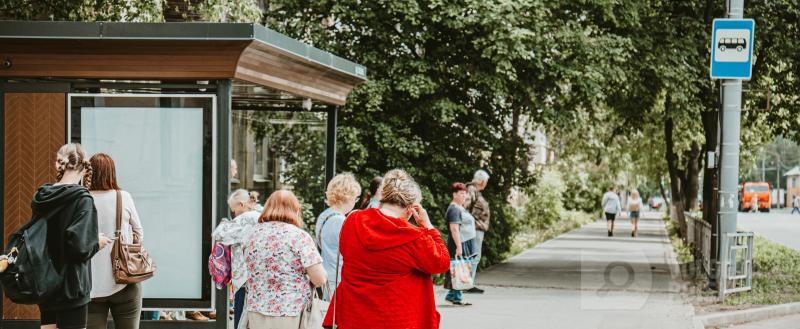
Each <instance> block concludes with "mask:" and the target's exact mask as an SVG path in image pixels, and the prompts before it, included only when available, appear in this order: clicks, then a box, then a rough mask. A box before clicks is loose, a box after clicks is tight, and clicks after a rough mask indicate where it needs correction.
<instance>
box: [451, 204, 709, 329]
mask: <svg viewBox="0 0 800 329" xmlns="http://www.w3.org/2000/svg"><path fill="white" fill-rule="evenodd" d="M660 215H661V214H659V213H648V214H646V215H645V218H643V219H642V220H641V221H640V224H639V236H638V237H636V238H632V237H631V236H630V225H629V221H628V220H627V219H621V220H618V221H617V224H616V229H615V236H614V237H607V236H606V228H605V221H597V222H593V223H590V224H587V225H585V226H583V227H581V228H579V229H576V230H574V231H571V232H569V233H566V234H563V235H561V236H559V237H557V238H555V239H553V240H550V241H547V242H545V243H542V244H540V245H539V246H537V247H535V248H533V249H530V250H528V251H525V252H523V253H521V254H519V255H517V256H515V257H513V258H511V259H509V260H508V261H507V262H505V263H503V264H499V265H497V266H494V267H492V268H490V269H488V270H486V271H483V272H481V273H480V274H479V275H478V284H479V286H481V287H484V288H485V289H486V293H485V294H483V295H474V294H466V295H465V300H466V301H469V302H471V303H473V304H474V305H473V306H469V307H453V306H451V305H449V303H447V302H445V301H444V294H445V291H444V290H442V289H438V290H437V301H438V302H439V311H440V312H441V314H442V328H444V329H449V328H453V329H466V328H493V329H513V328H694V325H693V321H692V316H693V315H694V312H693V309H692V307H691V306H690V305H689V304H688V303H687V302H686V301H685V300H684V298H683V297H682V295H681V294H680V292H681V289H682V287H683V285H682V284H680V283H679V282H678V281H677V280H676V279H675V277H677V275H678V273H677V271H678V269H677V266H676V264H675V256H674V253H673V252H672V246H671V244H670V243H669V240H668V238H667V236H666V230H665V229H664V223H663V221H662V220H661V219H660V218H659V217H660Z"/></svg>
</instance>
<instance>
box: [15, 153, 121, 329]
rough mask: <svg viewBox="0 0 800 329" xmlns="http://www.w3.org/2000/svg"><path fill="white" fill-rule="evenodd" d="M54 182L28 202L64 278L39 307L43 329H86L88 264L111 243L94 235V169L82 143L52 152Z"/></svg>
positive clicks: (56, 265)
mask: <svg viewBox="0 0 800 329" xmlns="http://www.w3.org/2000/svg"><path fill="white" fill-rule="evenodd" d="M55 166H56V178H57V179H58V181H57V182H56V183H48V184H44V185H42V186H41V187H39V189H38V190H37V192H36V194H35V195H34V196H33V201H32V202H31V208H32V210H33V215H34V216H35V217H36V218H38V219H40V220H46V221H47V247H48V249H49V250H52V251H54V252H51V253H50V257H51V258H52V261H53V265H55V267H56V269H57V270H58V272H59V273H61V275H62V280H63V281H62V287H61V289H60V290H59V291H58V293H56V294H54V295H53V296H50V298H49V300H48V301H47V302H44V303H42V304H39V311H40V313H41V325H42V328H43V329H55V328H59V329H78V328H86V322H87V314H88V313H87V310H88V308H87V305H88V304H89V301H90V297H89V292H90V290H91V288H92V282H91V275H90V273H89V267H90V266H89V262H90V260H91V259H92V256H94V254H96V253H97V251H99V250H100V249H103V248H104V247H105V246H106V245H108V244H109V243H111V242H112V241H111V240H110V239H108V238H107V237H106V236H104V235H102V234H100V233H98V231H97V211H96V210H95V208H94V200H93V199H92V195H91V194H90V193H89V190H88V188H89V187H91V185H92V166H91V164H90V163H89V159H87V158H86V152H85V151H84V150H83V147H81V145H80V144H74V143H73V144H67V145H64V146H62V147H61V148H60V149H59V150H58V152H57V153H56V163H55Z"/></svg>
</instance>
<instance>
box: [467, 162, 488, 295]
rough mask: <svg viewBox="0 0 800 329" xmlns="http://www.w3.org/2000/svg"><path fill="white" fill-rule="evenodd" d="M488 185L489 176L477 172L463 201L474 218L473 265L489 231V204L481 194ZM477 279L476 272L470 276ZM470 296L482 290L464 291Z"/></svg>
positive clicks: (478, 258)
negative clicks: (475, 249) (474, 250)
mask: <svg viewBox="0 0 800 329" xmlns="http://www.w3.org/2000/svg"><path fill="white" fill-rule="evenodd" d="M488 184H489V174H488V173H487V172H486V171H483V170H478V171H476V172H475V175H473V177H472V182H471V183H469V184H467V199H466V200H465V201H464V208H466V209H467V210H469V212H470V213H471V214H472V216H473V217H475V229H476V231H475V244H476V247H477V255H476V256H475V264H480V262H481V250H483V237H484V236H485V235H486V232H488V231H489V220H490V219H491V211H490V210H489V202H488V201H486V199H484V198H483V194H482V193H481V192H482V191H483V190H484V189H486V185H488ZM476 279H477V271H476V272H475V275H473V276H472V281H473V282H477V281H475V280H476ZM465 292H467V293H472V294H476V293H477V294H482V293H483V289H480V288H478V287H473V288H472V289H470V290H467V291H465Z"/></svg>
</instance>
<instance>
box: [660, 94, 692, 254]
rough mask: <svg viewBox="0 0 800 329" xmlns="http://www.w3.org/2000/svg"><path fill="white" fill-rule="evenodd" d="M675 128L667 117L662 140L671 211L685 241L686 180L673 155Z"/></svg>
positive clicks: (676, 156) (667, 105) (668, 104)
mask: <svg viewBox="0 0 800 329" xmlns="http://www.w3.org/2000/svg"><path fill="white" fill-rule="evenodd" d="M669 106H670V102H669V99H668V100H667V103H666V104H665V107H666V109H667V111H669ZM674 128H675V123H674V121H673V120H672V118H669V117H667V118H666V119H665V120H664V139H665V142H666V146H667V147H666V158H667V169H668V171H669V186H670V190H671V192H672V205H673V206H674V207H673V208H672V209H674V210H675V218H676V219H677V220H678V227H680V232H681V237H682V238H683V239H684V240H685V239H686V230H687V228H686V217H685V216H684V214H683V211H684V207H685V206H684V205H685V204H686V203H685V202H684V200H683V199H684V197H685V196H684V193H683V189H684V186H683V185H684V184H685V181H686V179H685V178H684V177H682V176H683V174H684V173H683V171H681V170H679V169H678V161H679V160H680V159H678V155H677V154H675V142H674V140H673V136H672V132H673V130H674Z"/></svg>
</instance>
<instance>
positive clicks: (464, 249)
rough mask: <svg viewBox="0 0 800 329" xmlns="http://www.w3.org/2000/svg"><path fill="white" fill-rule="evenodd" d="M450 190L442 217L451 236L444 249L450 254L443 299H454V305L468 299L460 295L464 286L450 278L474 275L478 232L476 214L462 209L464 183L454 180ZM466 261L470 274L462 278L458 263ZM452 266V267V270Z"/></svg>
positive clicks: (464, 264) (460, 264)
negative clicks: (445, 290)
mask: <svg viewBox="0 0 800 329" xmlns="http://www.w3.org/2000/svg"><path fill="white" fill-rule="evenodd" d="M450 191H451V192H452V193H453V201H452V202H451V203H450V206H448V207H447V213H446V214H445V218H446V219H447V225H448V227H449V228H450V236H449V237H448V238H447V250H448V252H449V253H450V255H451V256H452V258H453V260H452V261H451V264H452V265H451V269H450V271H449V272H448V273H447V276H446V277H445V283H444V287H445V288H447V289H450V291H449V292H448V293H447V296H446V297H445V300H447V301H448V302H451V303H453V305H462V306H468V305H472V304H470V303H467V302H464V301H463V299H462V296H463V292H462V291H463V290H464V289H462V287H461V285H459V284H454V282H453V280H454V279H457V280H463V279H468V280H469V281H471V279H472V278H473V277H474V273H475V270H477V267H478V264H476V263H475V262H474V258H475V256H477V254H478V250H477V245H476V243H477V241H476V239H475V238H476V237H477V234H476V232H475V217H473V216H472V214H471V213H470V212H469V211H468V210H466V209H464V201H465V200H466V198H467V186H466V185H464V184H463V183H459V182H456V183H453V185H450ZM466 264H469V265H468V266H469V270H470V271H469V277H468V278H463V274H465V273H463V272H460V271H459V270H461V268H460V267H462V266H467V265H466ZM454 270H455V271H454ZM455 283H467V285H466V286H465V288H466V289H469V288H471V287H472V285H473V284H474V283H472V282H463V281H460V282H455Z"/></svg>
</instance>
